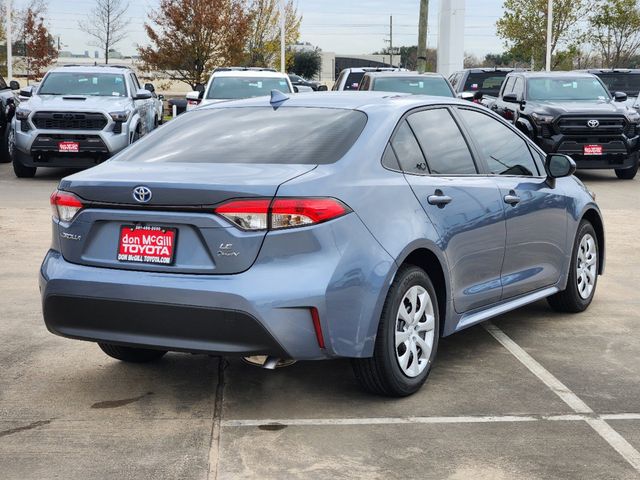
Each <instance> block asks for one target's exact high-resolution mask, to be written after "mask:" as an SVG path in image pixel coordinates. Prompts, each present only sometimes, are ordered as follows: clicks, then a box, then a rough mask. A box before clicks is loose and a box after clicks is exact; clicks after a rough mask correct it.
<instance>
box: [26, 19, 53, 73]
mask: <svg viewBox="0 0 640 480" xmlns="http://www.w3.org/2000/svg"><path fill="white" fill-rule="evenodd" d="M22 39H23V42H24V61H25V63H26V68H27V80H29V79H30V78H31V77H33V78H34V79H36V80H40V79H41V78H42V76H43V74H44V72H43V70H45V69H46V68H47V67H48V66H49V65H51V64H52V63H53V62H54V61H55V60H56V58H58V51H57V48H56V46H55V42H54V40H53V37H52V36H51V35H50V34H49V31H48V30H47V28H46V27H45V26H44V19H43V18H42V17H36V14H35V13H34V12H33V10H31V9H28V10H27V14H26V17H25V21H24V27H23V35H22Z"/></svg>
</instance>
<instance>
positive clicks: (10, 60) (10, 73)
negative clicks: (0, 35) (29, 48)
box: [6, 0, 13, 81]
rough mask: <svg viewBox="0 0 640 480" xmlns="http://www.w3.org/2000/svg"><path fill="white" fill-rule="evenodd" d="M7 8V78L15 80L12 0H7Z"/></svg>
mask: <svg viewBox="0 0 640 480" xmlns="http://www.w3.org/2000/svg"><path fill="white" fill-rule="evenodd" d="M6 10H7V78H8V79H9V81H11V80H13V52H12V51H11V42H12V41H13V40H12V39H11V0H6Z"/></svg>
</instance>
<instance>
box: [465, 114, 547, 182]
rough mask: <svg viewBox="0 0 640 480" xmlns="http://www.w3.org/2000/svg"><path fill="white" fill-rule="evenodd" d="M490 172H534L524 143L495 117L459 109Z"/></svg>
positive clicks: (535, 173)
mask: <svg viewBox="0 0 640 480" xmlns="http://www.w3.org/2000/svg"><path fill="white" fill-rule="evenodd" d="M458 111H459V112H460V115H461V116H462V119H463V120H464V122H465V123H466V124H467V126H468V127H469V131H470V132H471V134H472V135H473V137H474V138H475V139H476V141H477V144H478V146H479V148H480V150H481V151H482V153H483V155H484V158H485V160H486V162H487V164H488V165H489V171H490V172H491V173H492V174H494V175H525V176H531V175H538V168H537V167H536V164H535V162H534V160H533V157H532V156H531V151H530V150H529V147H528V146H527V143H526V142H525V141H524V139H523V138H522V137H520V136H519V135H518V134H517V133H516V132H514V131H513V130H511V129H510V128H509V127H507V126H506V125H504V124H502V123H501V122H500V121H499V120H497V119H495V118H492V117H490V116H489V115H485V114H484V113H480V112H476V111H473V110H466V109H459V110H458Z"/></svg>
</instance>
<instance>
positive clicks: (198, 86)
mask: <svg viewBox="0 0 640 480" xmlns="http://www.w3.org/2000/svg"><path fill="white" fill-rule="evenodd" d="M194 90H195V91H196V92H202V93H204V85H203V84H202V83H196V88H194Z"/></svg>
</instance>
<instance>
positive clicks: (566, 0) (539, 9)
mask: <svg viewBox="0 0 640 480" xmlns="http://www.w3.org/2000/svg"><path fill="white" fill-rule="evenodd" d="M590 5H591V1H590V0H554V3H553V23H552V26H551V31H552V39H551V54H552V67H553V68H555V67H556V66H557V62H558V61H560V57H557V58H554V57H553V54H554V53H558V52H559V49H560V48H564V49H569V48H570V47H572V46H575V45H577V44H578V43H580V41H581V39H582V32H581V30H580V27H579V20H581V19H582V18H584V17H585V16H586V14H587V13H588V11H589V7H590ZM547 6H548V1H547V0H505V1H504V4H503V10H504V13H503V15H502V18H500V19H499V20H498V21H497V22H496V27H497V33H498V36H500V37H501V38H503V39H504V43H505V46H506V47H508V48H509V52H510V53H512V54H513V55H515V56H517V57H520V58H522V57H524V58H529V59H531V60H532V62H533V68H534V69H535V68H541V67H543V66H544V58H545V52H546V36H547Z"/></svg>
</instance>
